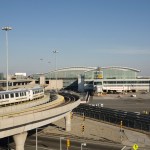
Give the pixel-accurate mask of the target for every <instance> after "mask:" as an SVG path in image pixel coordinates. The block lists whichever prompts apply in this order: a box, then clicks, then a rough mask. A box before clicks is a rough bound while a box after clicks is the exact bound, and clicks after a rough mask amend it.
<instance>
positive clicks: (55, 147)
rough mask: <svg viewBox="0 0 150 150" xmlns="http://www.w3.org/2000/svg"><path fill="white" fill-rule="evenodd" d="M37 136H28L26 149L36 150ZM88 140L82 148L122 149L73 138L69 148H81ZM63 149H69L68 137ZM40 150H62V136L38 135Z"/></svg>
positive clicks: (64, 140)
mask: <svg viewBox="0 0 150 150" xmlns="http://www.w3.org/2000/svg"><path fill="white" fill-rule="evenodd" d="M35 139H36V138H35V136H31V137H28V138H27V140H26V143H25V150H35V148H36V147H35V145H36V142H35ZM84 142H86V146H82V150H120V149H121V147H117V146H115V145H114V144H112V145H110V144H109V145H108V144H106V143H95V142H92V141H90V142H89V141H84V140H83V142H82V141H81V140H79V141H77V140H71V142H70V147H69V148H68V150H81V143H84ZM61 143H62V150H67V147H66V139H63V140H62V142H61ZM38 150H60V138H59V137H58V138H56V137H47V136H38Z"/></svg>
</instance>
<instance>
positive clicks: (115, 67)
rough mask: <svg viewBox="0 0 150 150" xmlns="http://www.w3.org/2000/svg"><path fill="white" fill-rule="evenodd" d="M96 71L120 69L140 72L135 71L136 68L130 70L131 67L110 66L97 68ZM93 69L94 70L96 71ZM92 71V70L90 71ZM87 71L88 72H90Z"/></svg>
mask: <svg viewBox="0 0 150 150" xmlns="http://www.w3.org/2000/svg"><path fill="white" fill-rule="evenodd" d="M95 69H96V70H100V69H119V70H131V71H134V72H140V70H137V69H134V68H129V67H121V66H110V67H96V68H95ZM95 69H93V70H95ZM88 71H91V70H88ZM88 71H86V72H88Z"/></svg>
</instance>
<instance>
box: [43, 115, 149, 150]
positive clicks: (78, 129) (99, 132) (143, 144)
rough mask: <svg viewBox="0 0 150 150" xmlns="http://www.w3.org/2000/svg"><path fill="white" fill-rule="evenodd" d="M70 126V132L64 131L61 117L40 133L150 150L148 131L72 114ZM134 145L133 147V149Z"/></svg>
mask: <svg viewBox="0 0 150 150" xmlns="http://www.w3.org/2000/svg"><path fill="white" fill-rule="evenodd" d="M82 125H84V132H82ZM71 128H72V130H71V131H70V132H66V131H65V119H61V120H58V121H56V122H54V123H53V124H51V125H50V126H48V127H47V128H45V129H44V130H43V131H42V132H41V133H42V134H51V135H57V136H60V137H67V138H70V139H71V138H76V139H84V142H86V140H87V141H89V140H90V141H92V142H98V143H101V144H105V145H115V146H121V147H122V150H150V133H149V135H148V134H145V133H140V132H137V131H133V130H129V129H126V128H124V127H123V126H122V128H121V127H120V126H115V125H112V124H108V123H106V122H99V121H96V120H91V119H89V118H85V121H84V120H83V118H82V117H81V116H78V115H73V118H72V121H71ZM135 144H136V145H137V146H138V148H137V147H136V145H135ZM134 146H135V149H133V147H134ZM123 147H124V148H123ZM136 148H137V149H136Z"/></svg>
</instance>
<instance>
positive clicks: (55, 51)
mask: <svg viewBox="0 0 150 150" xmlns="http://www.w3.org/2000/svg"><path fill="white" fill-rule="evenodd" d="M53 53H54V54H55V80H56V91H57V55H56V54H57V53H58V51H57V50H54V51H53Z"/></svg>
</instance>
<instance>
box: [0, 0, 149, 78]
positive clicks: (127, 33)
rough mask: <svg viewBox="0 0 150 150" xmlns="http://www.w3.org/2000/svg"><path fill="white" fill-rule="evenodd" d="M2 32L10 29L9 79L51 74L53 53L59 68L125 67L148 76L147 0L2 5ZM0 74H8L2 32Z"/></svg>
mask: <svg viewBox="0 0 150 150" xmlns="http://www.w3.org/2000/svg"><path fill="white" fill-rule="evenodd" d="M4 26H11V27H12V28H13V30H11V31H9V32H8V38H9V72H10V73H14V72H26V73H27V74H31V73H37V72H48V71H49V70H50V69H54V68H55V57H54V54H53V53H52V51H53V50H54V49H56V50H58V51H59V53H58V54H57V60H58V61H57V64H58V68H63V67H72V66H94V67H95V66H96V67H97V66H99V67H107V66H123V67H131V68H135V69H139V70H141V73H142V75H150V0H0V27H4ZM41 58H42V59H43V60H42V61H41V60H40V59H41ZM48 62H51V63H48ZM0 72H4V73H5V72H6V45H5V31H2V30H0Z"/></svg>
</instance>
